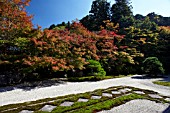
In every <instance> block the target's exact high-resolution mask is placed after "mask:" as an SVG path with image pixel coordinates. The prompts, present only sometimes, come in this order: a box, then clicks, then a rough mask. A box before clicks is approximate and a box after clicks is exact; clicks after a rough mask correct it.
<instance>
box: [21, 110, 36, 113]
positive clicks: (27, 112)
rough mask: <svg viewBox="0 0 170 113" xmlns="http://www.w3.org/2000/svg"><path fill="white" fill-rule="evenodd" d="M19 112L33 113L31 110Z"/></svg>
mask: <svg viewBox="0 0 170 113" xmlns="http://www.w3.org/2000/svg"><path fill="white" fill-rule="evenodd" d="M19 113H33V111H29V110H22V111H20V112H19Z"/></svg>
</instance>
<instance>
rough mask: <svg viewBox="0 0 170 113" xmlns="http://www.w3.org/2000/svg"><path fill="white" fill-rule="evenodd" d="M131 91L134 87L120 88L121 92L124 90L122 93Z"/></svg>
mask: <svg viewBox="0 0 170 113" xmlns="http://www.w3.org/2000/svg"><path fill="white" fill-rule="evenodd" d="M129 91H132V89H129V88H125V89H120V90H119V92H122V93H126V92H129Z"/></svg>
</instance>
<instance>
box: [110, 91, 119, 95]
mask: <svg viewBox="0 0 170 113" xmlns="http://www.w3.org/2000/svg"><path fill="white" fill-rule="evenodd" d="M112 94H115V95H118V94H121V92H119V91H112Z"/></svg>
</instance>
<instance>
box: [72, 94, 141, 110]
mask: <svg viewBox="0 0 170 113" xmlns="http://www.w3.org/2000/svg"><path fill="white" fill-rule="evenodd" d="M143 98H144V97H143V96H141V95H137V94H130V95H125V96H121V97H119V98H116V99H108V100H106V101H102V102H98V103H96V104H93V105H90V106H87V107H84V108H81V109H78V110H75V111H72V113H94V112H97V111H101V110H108V109H111V108H113V107H114V106H118V105H121V104H123V103H125V102H127V101H130V100H134V99H143Z"/></svg>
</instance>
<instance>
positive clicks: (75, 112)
mask: <svg viewBox="0 0 170 113" xmlns="http://www.w3.org/2000/svg"><path fill="white" fill-rule="evenodd" d="M124 88H130V89H132V91H129V92H127V93H121V94H117V95H112V98H110V97H104V96H103V97H102V98H101V99H91V96H102V93H110V94H111V91H117V90H120V89H124ZM133 91H143V92H145V94H142V95H139V94H136V93H134V92H133ZM147 94H157V93H156V92H153V91H149V90H143V89H138V88H134V87H127V86H117V87H110V88H107V89H97V90H94V91H91V92H86V93H79V94H71V95H66V96H60V97H56V98H46V99H41V100H37V101H31V102H25V103H19V104H11V105H5V106H0V112H3V113H18V112H20V111H21V110H25V109H26V110H31V111H35V113H47V112H42V111H39V109H41V108H42V107H43V106H44V105H47V104H48V105H54V106H57V107H56V108H55V109H54V110H53V111H52V113H65V112H67V113H94V112H97V111H101V110H105V109H111V108H113V107H115V106H118V105H121V104H124V103H126V102H128V101H130V100H134V99H149V100H153V101H157V102H166V101H164V99H153V98H150V97H149V96H148V95H147ZM79 98H85V99H89V100H88V102H78V101H77V100H78V99H79ZM164 98H166V97H164ZM65 101H70V102H74V104H73V105H72V106H67V107H65V106H60V104H61V103H63V102H65ZM10 109H11V110H10Z"/></svg>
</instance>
